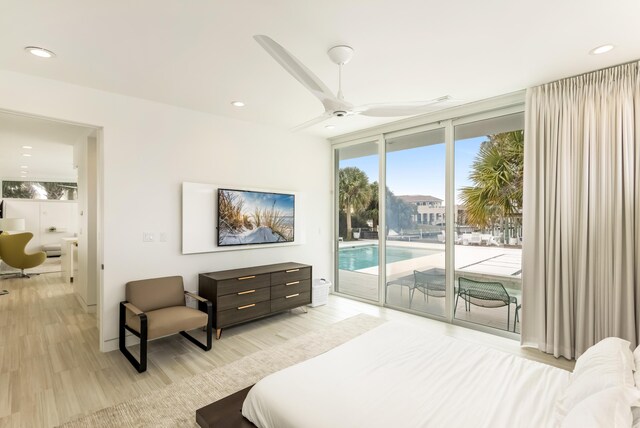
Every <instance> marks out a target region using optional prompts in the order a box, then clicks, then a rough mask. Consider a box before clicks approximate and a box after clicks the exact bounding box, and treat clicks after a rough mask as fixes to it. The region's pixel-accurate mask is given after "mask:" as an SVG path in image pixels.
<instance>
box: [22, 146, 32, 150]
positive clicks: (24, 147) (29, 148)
mask: <svg viewBox="0 0 640 428" xmlns="http://www.w3.org/2000/svg"><path fill="white" fill-rule="evenodd" d="M22 148H23V149H27V150H31V149H33V147H31V146H22Z"/></svg>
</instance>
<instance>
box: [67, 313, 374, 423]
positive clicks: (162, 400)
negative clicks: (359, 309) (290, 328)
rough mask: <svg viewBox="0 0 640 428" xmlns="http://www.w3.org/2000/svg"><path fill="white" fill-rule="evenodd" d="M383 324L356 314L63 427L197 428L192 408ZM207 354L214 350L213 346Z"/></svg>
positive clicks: (212, 400)
mask: <svg viewBox="0 0 640 428" xmlns="http://www.w3.org/2000/svg"><path fill="white" fill-rule="evenodd" d="M382 323H384V321H383V320H382V319H380V318H376V317H372V316H370V315H365V314H360V315H356V316H354V317H351V318H348V319H346V320H343V321H340V322H337V323H335V324H332V325H330V326H329V327H327V328H325V329H322V330H318V331H313V332H311V333H306V334H303V335H302V336H300V337H297V338H294V339H291V340H289V341H287V342H285V343H283V344H281V345H278V346H275V347H273V348H270V349H265V350H263V351H258V352H256V353H254V354H251V355H248V356H246V357H243V358H241V359H239V360H237V361H234V362H232V363H230V364H227V365H225V366H222V367H218V368H216V369H213V370H210V371H208V372H205V373H203V374H200V375H196V376H193V377H191V378H189V379H184V380H182V381H179V382H176V383H174V384H173V385H169V386H167V387H166V388H164V389H161V390H159V391H157V392H155V393H153V394H151V395H147V396H141V397H138V398H136V399H134V400H130V401H127V402H124V403H120V404H117V405H115V406H112V407H107V408H105V409H102V410H99V411H97V412H96V413H93V414H91V415H89V416H86V417H82V418H80V419H76V420H74V421H71V422H68V423H66V424H64V425H62V427H65V428H71V427H78V428H79V427H82V428H84V427H110V428H115V427H118V428H120V427H150V426H154V427H197V426H198V425H197V424H196V410H198V409H199V408H201V407H203V406H206V405H208V404H211V403H213V402H214V401H217V400H219V399H221V398H224V397H226V396H228V395H230V394H233V393H234V392H237V391H239V390H241V389H244V388H246V387H248V386H250V385H252V384H254V383H256V382H257V381H259V380H260V379H262V378H263V377H265V376H267V375H269V374H271V373H274V372H276V371H278V370H281V369H283V368H285V367H289V366H291V365H293V364H296V363H299V362H301V361H304V360H307V359H309V358H312V357H315V356H316V355H319V354H322V353H323V352H326V351H328V350H330V349H332V348H334V347H336V346H338V345H340V344H342V343H344V342H346V341H348V340H350V339H353V338H354V337H356V336H359V335H361V334H362V333H364V332H366V331H369V330H371V329H372V328H374V327H377V326H378V325H380V324H382ZM212 352H215V347H214V350H212Z"/></svg>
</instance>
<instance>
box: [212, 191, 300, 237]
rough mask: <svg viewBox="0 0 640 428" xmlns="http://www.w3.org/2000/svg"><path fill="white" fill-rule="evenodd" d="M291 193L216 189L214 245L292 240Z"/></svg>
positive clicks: (293, 231) (292, 201)
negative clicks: (216, 241) (216, 218)
mask: <svg viewBox="0 0 640 428" xmlns="http://www.w3.org/2000/svg"><path fill="white" fill-rule="evenodd" d="M294 219H295V195H293V194H287V193H270V192H257V191H249V190H234V189H218V227H217V232H218V246H219V247H226V246H236V245H256V244H274V243H279V242H293V241H294V236H295V221H294Z"/></svg>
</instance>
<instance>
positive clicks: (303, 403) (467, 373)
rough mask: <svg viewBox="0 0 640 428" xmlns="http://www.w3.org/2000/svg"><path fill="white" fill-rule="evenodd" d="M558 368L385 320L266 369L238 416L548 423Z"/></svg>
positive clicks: (362, 422) (370, 422) (563, 380)
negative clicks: (330, 345) (325, 349)
mask: <svg viewBox="0 0 640 428" xmlns="http://www.w3.org/2000/svg"><path fill="white" fill-rule="evenodd" d="M569 377H570V373H569V372H568V371H565V370H562V369H558V368H555V367H551V366H548V365H545V364H541V363H537V362H534V361H529V360H526V359H523V358H521V357H517V356H514V355H511V354H507V353H504V352H501V351H497V350H494V349H491V348H488V347H485V346H481V345H477V344H472V343H468V342H465V341H463V340H460V339H454V338H450V337H447V336H442V335H438V334H434V333H431V332H429V331H427V330H425V329H423V328H421V327H416V326H414V325H411V324H406V323H402V322H388V323H386V324H383V325H382V326H380V327H377V328H375V329H373V330H371V331H369V332H367V333H364V334H363V335H361V336H359V337H357V338H355V339H353V340H351V341H349V342H347V343H345V344H343V345H340V346H338V347H336V348H334V349H333V350H331V351H329V352H327V353H325V354H322V355H320V356H317V357H315V358H312V359H310V360H307V361H304V362H302V363H300V364H297V365H294V366H291V367H289V368H287V369H284V370H282V371H280V372H277V373H274V374H272V375H269V376H267V377H265V378H264V379H262V380H261V381H260V382H258V383H257V384H256V385H255V386H254V387H253V388H252V389H251V390H250V391H249V393H248V395H247V397H246V399H245V401H244V403H243V406H242V414H243V415H244V417H246V418H247V419H249V420H250V421H251V422H252V423H254V424H255V425H256V426H257V427H259V428H288V427H290V428H294V427H295V428H300V427H309V428H320V427H322V428H325V427H332V428H338V427H349V428H353V427H368V428H376V427H385V428H387V427H448V428H454V427H471V426H472V427H487V428H488V427H510V426H517V427H536V428H538V427H547V426H549V427H553V426H556V419H555V418H556V416H555V411H554V410H555V403H556V400H557V399H558V396H559V395H560V394H561V392H562V391H563V390H564V389H565V387H566V385H567V384H568V382H569Z"/></svg>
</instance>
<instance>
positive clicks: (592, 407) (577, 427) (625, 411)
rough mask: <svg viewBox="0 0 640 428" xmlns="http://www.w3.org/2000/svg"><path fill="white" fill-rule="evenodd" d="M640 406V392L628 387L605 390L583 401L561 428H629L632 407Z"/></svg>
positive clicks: (571, 412)
mask: <svg viewBox="0 0 640 428" xmlns="http://www.w3.org/2000/svg"><path fill="white" fill-rule="evenodd" d="M638 404H640V390H637V389H636V388H631V387H627V386H617V387H614V388H609V389H605V390H603V391H600V392H597V393H595V394H593V395H590V396H589V397H587V398H585V399H584V400H582V401H581V402H580V403H578V404H577V405H576V406H575V407H574V408H573V409H572V410H571V411H570V412H569V413H568V414H567V416H566V417H565V418H564V420H563V421H562V425H561V428H600V427H602V428H622V427H624V428H628V427H630V426H631V422H632V420H633V417H632V416H631V406H635V405H638Z"/></svg>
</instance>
